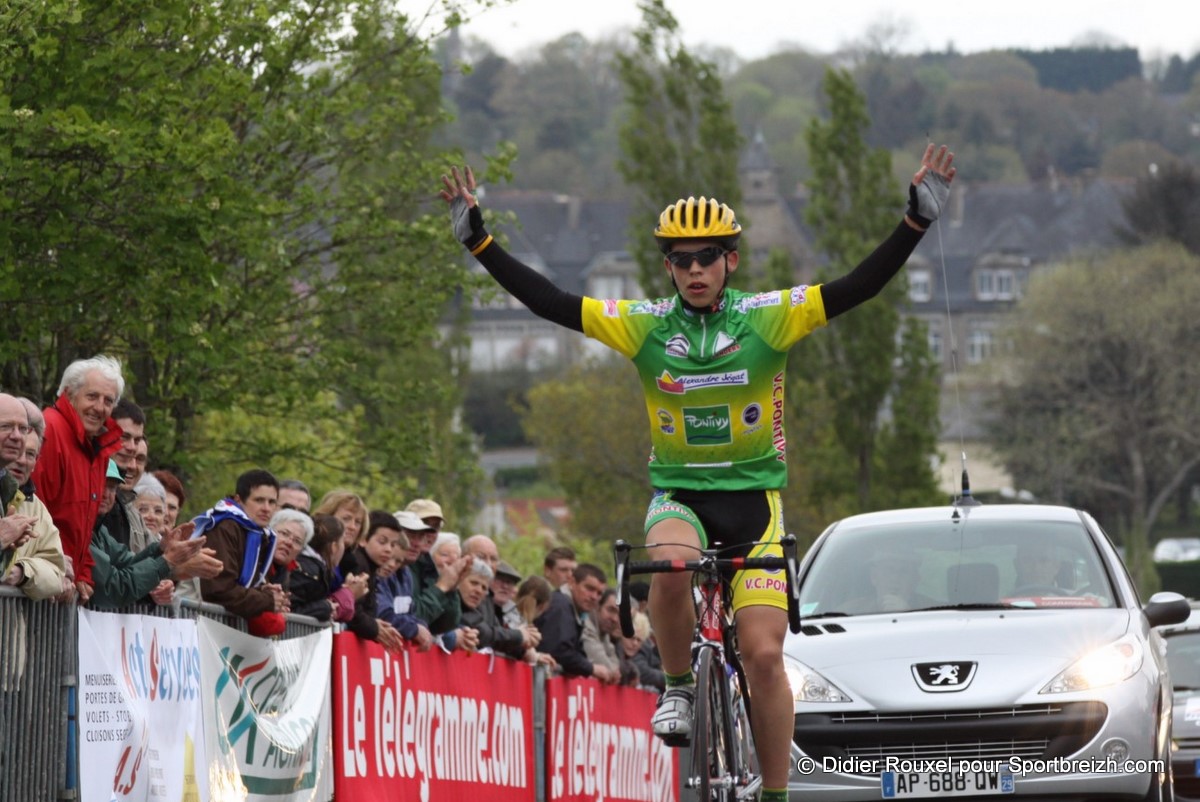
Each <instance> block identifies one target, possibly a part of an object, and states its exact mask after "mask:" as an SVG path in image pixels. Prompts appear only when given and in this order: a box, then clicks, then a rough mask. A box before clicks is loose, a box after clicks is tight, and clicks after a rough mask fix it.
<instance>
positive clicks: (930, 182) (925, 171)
mask: <svg viewBox="0 0 1200 802" xmlns="http://www.w3.org/2000/svg"><path fill="white" fill-rule="evenodd" d="M956 172H957V170H956V168H955V167H954V154H953V153H951V152H950V151H949V150H948V149H947V148H946V146H945V145H942V146H941V147H940V148H938V147H936V146H935V145H933V144H930V145H929V146H928V147H926V148H925V154H924V156H922V157H921V167H920V168H919V169H918V170H917V172H916V174H915V175H913V180H912V183H911V184H909V186H908V209H907V211H906V212H905V215H904V221H903V222H901V223H900V224H899V225H898V226H896V229H895V231H893V232H892V233H891V235H890V236H889V237H888V238H887V239H886V240H884V241H883V242H882V243H880V244H879V247H877V248H876V249H875V250H874V251H872V252H871V254H870V256H868V257H867V258H866V259H863V260H862V262H860V263H859V265H858V267H856V268H854V269H853V270H851V271H850V272H849V273H847V274H846V275H844V276H842V277H840V278H836V279H834V280H833V281H830V282H829V283H828V284H825V285H823V286H822V287H821V298H822V300H823V301H824V303H825V319H826V320H833V319H834V318H835V317H837V316H838V315H840V314H842V313H843V312H847V311H849V310H851V309H853V308H854V307H856V306H858V305H859V304H861V303H863V302H865V301H869V300H870V299H872V298H874V297H875V296H876V295H878V294H879V292H880V290H882V289H883V288H884V287H885V286H886V285H887V283H888V282H889V281H891V280H892V277H893V276H895V275H896V273H898V272H899V271H900V268H901V267H903V266H904V263H905V262H906V261H907V260H908V257H909V256H910V255H911V254H912V252H913V249H914V248H916V247H917V243H918V242H920V241H921V235H922V234H923V233H924V232H925V229H927V228H929V226H930V225H932V224H933V221H934V220H937V219H938V216H939V215H940V214H941V212H942V208H943V207H944V206H945V204H946V199H947V198H949V197H950V182H951V181H953V180H954V174H955V173H956Z"/></svg>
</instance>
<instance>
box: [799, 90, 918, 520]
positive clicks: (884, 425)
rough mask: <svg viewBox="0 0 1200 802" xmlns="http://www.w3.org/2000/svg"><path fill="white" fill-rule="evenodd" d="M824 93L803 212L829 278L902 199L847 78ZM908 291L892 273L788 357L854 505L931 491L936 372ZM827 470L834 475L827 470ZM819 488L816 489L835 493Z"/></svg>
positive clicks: (850, 263)
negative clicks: (909, 308)
mask: <svg viewBox="0 0 1200 802" xmlns="http://www.w3.org/2000/svg"><path fill="white" fill-rule="evenodd" d="M825 89H826V93H827V94H828V97H829V105H830V110H829V111H830V114H829V119H828V121H821V120H814V121H813V122H812V123H811V124H810V125H809V129H808V143H809V154H810V162H811V165H812V171H813V177H812V179H811V180H810V181H809V189H810V192H811V200H810V203H809V205H808V208H807V210H806V212H805V215H806V219H807V221H808V223H809V224H810V225H811V226H812V227H813V229H814V230H815V231H816V232H817V234H816V246H817V248H818V250H820V251H821V252H822V253H824V254H825V255H826V256H827V257H828V259H829V265H828V267H827V269H826V270H825V271H824V272H826V273H828V274H829V275H830V276H835V275H842V274H844V273H846V272H848V271H849V270H851V269H852V268H853V267H854V266H855V265H857V264H858V263H859V262H860V261H861V260H862V259H863V258H864V257H866V256H867V254H868V253H869V252H870V251H871V250H872V249H873V248H874V247H875V244H876V243H878V242H879V241H880V240H882V239H883V238H884V237H885V236H886V235H887V234H888V233H889V232H890V231H891V230H892V229H893V228H894V227H895V225H896V212H897V210H898V209H899V208H900V207H901V202H900V201H901V198H900V194H899V192H898V191H897V188H896V185H895V181H894V179H893V178H892V175H891V157H890V155H889V154H888V152H887V151H884V150H879V149H872V148H869V147H868V146H867V144H866V142H865V140H864V134H865V131H866V130H867V128H868V126H869V123H870V121H869V118H868V116H867V113H866V104H865V101H864V99H863V96H862V94H861V93H860V92H859V91H858V88H857V87H856V86H855V84H854V80H853V78H852V77H851V76H850V74H849V73H847V72H844V71H835V70H830V71H829V72H828V73H827V74H826V82H825ZM906 287H907V282H906V281H905V280H904V279H903V277H897V278H896V279H894V280H893V281H891V282H890V283H889V284H888V286H887V287H886V288H885V289H884V290H883V292H881V293H880V296H879V297H878V298H877V299H875V300H872V301H870V302H868V303H867V304H866V305H864V306H863V307H862V308H860V309H855V310H853V311H851V312H850V313H848V314H846V315H845V316H843V317H841V318H838V320H837V321H836V323H835V325H833V326H831V327H830V329H829V331H826V332H821V333H820V334H819V335H817V336H815V337H813V338H811V340H810V341H808V342H806V343H801V345H800V347H801V348H804V349H806V350H805V352H804V354H805V355H804V356H803V357H800V355H799V354H798V355H797V357H798V358H796V359H793V360H792V364H793V365H794V366H798V367H797V370H798V373H799V375H800V376H801V377H802V378H803V379H804V380H805V381H806V382H807V383H809V384H810V385H814V384H819V385H820V386H821V387H822V391H823V392H822V393H820V394H817V395H818V397H824V399H825V402H826V403H827V404H828V405H829V406H831V414H832V416H833V421H834V430H835V432H836V437H837V442H838V444H839V445H840V452H841V458H840V460H838V461H839V462H842V463H845V462H846V461H848V462H849V464H850V465H852V466H853V468H852V476H853V479H852V482H853V484H852V487H853V491H852V493H851V495H852V497H853V498H854V500H855V501H856V503H857V506H858V508H859V509H877V508H880V507H886V506H893V505H896V504H903V503H917V502H920V501H922V500H928V499H929V498H933V497H934V495H933V494H934V493H935V492H936V482H935V478H934V476H933V473H932V470H931V469H930V467H929V465H930V460H929V458H930V457H931V456H932V454H933V453H934V451H935V444H936V436H937V426H938V423H937V401H936V398H937V385H936V381H935V376H936V370H935V368H934V366H933V359H932V356H931V355H930V354H929V351H928V348H926V347H925V346H924V342H925V340H924V335H923V332H922V330H921V326H920V324H919V323H918V322H917V321H916V320H915V319H910V320H908V321H907V322H905V321H903V320H902V318H901V305H902V303H903V302H904V299H905V297H906ZM793 395H794V397H803V396H804V395H805V393H803V392H801V393H794V394H793ZM889 407H890V413H891V414H890V418H889V417H888V416H886V414H885V413H887V412H888V411H889ZM826 456H829V455H828V454H826ZM825 470H826V472H827V474H828V475H830V476H837V475H838V473H839V472H838V471H837V470H836V468H833V467H832V466H830V467H827V468H826V469H825ZM821 484H823V483H820V482H818V483H817V486H815V487H814V491H822V494H823V495H824V494H826V493H831V492H836V488H835V487H821ZM842 487H843V488H844V485H843V486H842ZM843 492H844V489H843Z"/></svg>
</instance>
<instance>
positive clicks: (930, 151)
mask: <svg viewBox="0 0 1200 802" xmlns="http://www.w3.org/2000/svg"><path fill="white" fill-rule="evenodd" d="M956 172H957V169H956V168H955V167H954V154H953V153H951V152H950V151H949V150H948V149H947V148H946V146H945V145H942V146H941V148H937V147H935V146H934V144H933V143H932V142H931V143H930V144H929V146H928V147H926V148H925V155H924V156H922V157H921V169H919V170H917V173H916V175H914V176H913V180H912V184H910V185H909V187H908V211H907V213H906V215H905V216H906V218H907V219H908V221H909V223H910V225H912V226H913V227H915V228H918V229H920V230H922V231H924V230H925V229H927V228H929V226H930V225H932V224H933V221H934V220H937V219H938V216H939V215H940V214H941V213H942V208H943V207H944V206H945V205H946V199H947V198H949V197H950V182H951V181H953V180H954V174H955V173H956Z"/></svg>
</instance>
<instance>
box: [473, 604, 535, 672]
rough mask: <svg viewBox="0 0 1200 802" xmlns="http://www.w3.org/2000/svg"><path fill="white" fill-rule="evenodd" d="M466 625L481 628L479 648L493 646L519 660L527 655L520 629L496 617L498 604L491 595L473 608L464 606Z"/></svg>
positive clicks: (498, 651) (495, 649) (496, 649)
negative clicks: (507, 625)
mask: <svg viewBox="0 0 1200 802" xmlns="http://www.w3.org/2000/svg"><path fill="white" fill-rule="evenodd" d="M461 625H462V626H464V627H474V628H475V629H477V630H479V648H480V649H484V648H487V647H489V646H490V647H491V648H492V649H493V650H494V651H495V652H496V653H497V654H503V655H505V656H507V657H514V658H516V659H517V660H520V659H522V658H523V657H524V656H525V648H524V646H523V643H524V640H525V638H524V637H523V636H522V635H521V632H520V630H516V629H509V628H507V627H505V626H504V624H502V623H500V621H499V620H498V619H497V618H496V605H495V603H494V602H493V601H492V597H491V596H490V595H489V596H488V597H487V598H485V599H484V600H483V601H481V602H480V603H479V606H478V607H476V608H475V609H474V610H472V609H471V608H470V607H466V606H464V607H463V612H462V622H461Z"/></svg>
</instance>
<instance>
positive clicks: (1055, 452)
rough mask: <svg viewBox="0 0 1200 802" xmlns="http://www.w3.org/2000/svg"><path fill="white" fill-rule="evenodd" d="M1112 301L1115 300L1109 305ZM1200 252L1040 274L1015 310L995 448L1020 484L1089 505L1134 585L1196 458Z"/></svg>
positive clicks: (1150, 576) (1144, 250)
mask: <svg viewBox="0 0 1200 802" xmlns="http://www.w3.org/2000/svg"><path fill="white" fill-rule="evenodd" d="M1114 299H1118V301H1114ZM1197 303H1200V258H1197V256H1196V255H1195V254H1190V253H1188V252H1187V251H1186V250H1184V249H1183V248H1182V247H1181V246H1179V245H1177V244H1170V243H1158V244H1155V245H1149V246H1145V247H1141V248H1137V249H1133V250H1127V251H1114V252H1112V253H1109V254H1104V255H1096V256H1092V257H1086V258H1081V259H1077V260H1075V261H1072V262H1069V263H1067V264H1064V265H1062V266H1060V267H1057V268H1055V269H1053V270H1050V269H1047V270H1045V271H1042V272H1041V273H1039V274H1038V275H1037V276H1035V278H1034V280H1033V281H1031V282H1030V285H1029V288H1028V290H1027V292H1026V294H1025V297H1024V298H1023V299H1022V301H1021V303H1020V304H1019V306H1018V307H1017V309H1016V311H1015V312H1014V319H1013V321H1012V327H1011V337H1012V343H1013V347H1012V348H1011V349H1010V350H1009V352H1008V353H1009V356H1008V364H1007V365H1006V366H1005V368H1004V369H1003V370H1002V371H1000V373H999V375H1001V376H1003V377H1005V381H1004V383H1003V384H1002V386H1001V387H1000V388H999V389H998V392H997V396H996V400H995V406H996V411H997V413H998V414H997V415H995V419H996V423H995V431H994V442H995V444H996V447H997V449H998V450H999V451H1000V452H1001V453H1002V454H1003V456H1004V457H1005V460H1006V462H1007V464H1008V466H1009V470H1010V471H1011V472H1012V473H1013V475H1014V476H1015V477H1018V479H1019V481H1020V486H1021V487H1028V488H1030V489H1031V490H1033V491H1034V492H1035V493H1036V494H1037V495H1039V496H1041V497H1042V498H1045V499H1047V500H1049V501H1052V502H1059V503H1069V504H1073V505H1076V506H1080V507H1085V508H1088V509H1090V510H1092V511H1093V512H1094V513H1095V514H1096V516H1097V518H1098V519H1099V520H1101V521H1102V522H1103V523H1104V524H1105V525H1106V526H1107V527H1108V528H1109V529H1110V530H1111V531H1114V532H1115V533H1116V534H1117V536H1118V537H1119V538H1121V539H1122V540H1123V541H1124V544H1125V549H1126V551H1125V558H1126V562H1127V563H1128V564H1129V567H1130V571H1131V573H1132V574H1133V575H1134V578H1135V579H1136V580H1137V582H1138V586H1139V588H1140V589H1141V591H1142V592H1143V593H1149V592H1152V591H1153V590H1155V589H1156V588H1157V586H1158V584H1157V583H1158V579H1157V575H1156V574H1155V572H1154V570H1153V565H1152V563H1151V559H1150V549H1149V544H1150V543H1151V542H1152V540H1151V536H1152V535H1153V533H1154V528H1155V526H1156V524H1157V523H1158V522H1159V519H1160V515H1161V513H1162V511H1163V508H1164V506H1165V505H1167V504H1169V503H1170V502H1171V501H1172V500H1173V499H1174V497H1175V495H1176V492H1177V491H1178V489H1179V488H1180V487H1181V484H1182V483H1183V482H1185V481H1187V480H1188V478H1189V476H1190V475H1191V474H1192V472H1193V471H1194V470H1195V468H1196V466H1197V465H1200V363H1198V362H1197V361H1196V359H1194V357H1193V352H1194V351H1195V344H1196V343H1197V342H1200V320H1198V319H1197V317H1196V315H1195V309H1196V308H1197V307H1196V304H1197Z"/></svg>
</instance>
